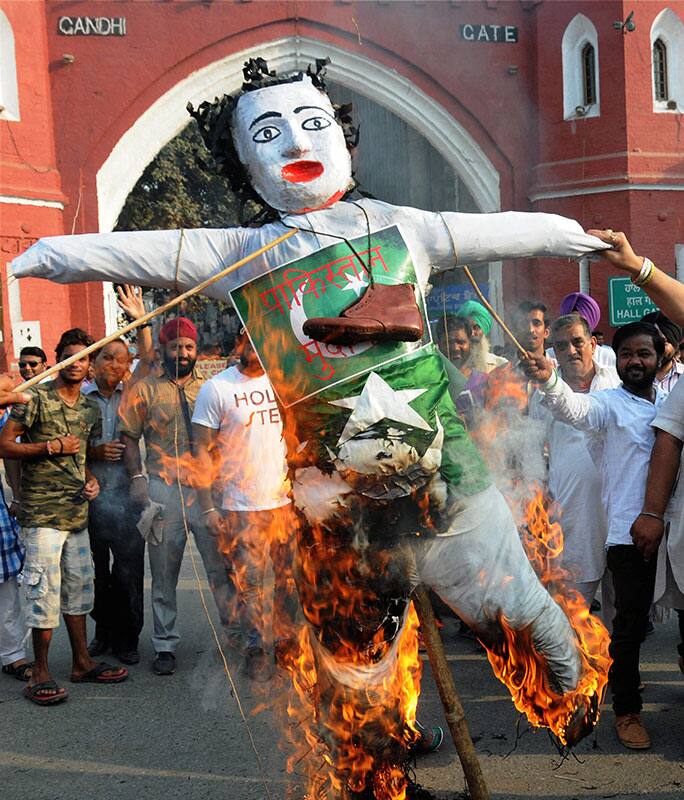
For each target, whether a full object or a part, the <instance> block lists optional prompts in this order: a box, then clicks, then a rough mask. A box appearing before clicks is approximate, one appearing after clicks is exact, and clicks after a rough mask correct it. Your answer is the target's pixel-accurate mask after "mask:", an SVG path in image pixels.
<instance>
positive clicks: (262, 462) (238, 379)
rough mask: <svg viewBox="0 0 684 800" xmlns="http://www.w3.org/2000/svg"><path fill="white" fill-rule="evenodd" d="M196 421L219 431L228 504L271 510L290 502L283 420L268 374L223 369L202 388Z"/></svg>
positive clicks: (238, 508) (234, 508) (225, 502)
mask: <svg viewBox="0 0 684 800" xmlns="http://www.w3.org/2000/svg"><path fill="white" fill-rule="evenodd" d="M192 421H193V422H195V423H197V424H198V425H204V426H205V427H207V428H212V429H213V430H217V431H218V437H217V447H218V452H219V458H220V463H221V467H220V475H221V480H222V483H223V502H222V506H223V508H224V509H226V510H229V511H265V510H267V509H271V508H280V507H281V506H284V505H287V504H288V503H289V502H290V500H289V497H288V493H289V491H290V482H289V481H288V479H287V466H286V463H285V442H284V440H283V424H282V421H281V419H280V412H279V410H278V406H277V405H276V398H275V394H274V392H273V388H272V387H271V384H270V383H269V381H268V378H267V377H266V375H260V376H258V377H256V378H252V377H249V376H248V375H245V374H243V373H242V372H240V370H239V369H238V368H237V367H229V368H228V369H225V370H223V372H219V373H218V375H215V376H214V377H213V378H211V380H208V381H207V382H206V383H205V384H204V385H203V386H202V388H201V389H200V391H199V394H198V395H197V401H196V402H195V410H194V413H193V415H192Z"/></svg>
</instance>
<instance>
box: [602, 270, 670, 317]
mask: <svg viewBox="0 0 684 800" xmlns="http://www.w3.org/2000/svg"><path fill="white" fill-rule="evenodd" d="M608 310H609V312H610V324H611V325H612V326H613V327H615V328H619V327H620V325H626V324H627V323H628V322H638V321H639V320H640V319H641V318H642V317H643V316H644V314H649V313H650V312H651V311H657V310H658V306H656V305H655V303H654V302H653V301H652V300H651V298H650V297H649V296H648V295H647V294H646V292H644V290H643V289H640V288H639V287H638V286H635V285H634V284H633V283H632V281H631V280H630V279H629V278H609V279H608Z"/></svg>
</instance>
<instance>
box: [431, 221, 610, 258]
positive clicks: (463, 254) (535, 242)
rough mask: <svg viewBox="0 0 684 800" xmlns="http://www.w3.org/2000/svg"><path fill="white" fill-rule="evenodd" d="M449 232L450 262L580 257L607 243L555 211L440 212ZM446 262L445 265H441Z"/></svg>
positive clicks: (604, 246)
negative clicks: (452, 260)
mask: <svg viewBox="0 0 684 800" xmlns="http://www.w3.org/2000/svg"><path fill="white" fill-rule="evenodd" d="M440 216H441V217H442V219H443V220H444V224H445V225H446V227H447V230H448V232H449V235H450V238H451V241H452V244H453V252H454V263H452V264H450V265H449V266H460V265H463V264H469V263H473V262H478V261H500V260H504V259H510V258H533V257H535V256H557V257H561V258H575V259H576V258H581V257H582V256H586V255H589V254H590V253H594V252H596V251H601V250H605V249H606V248H607V247H608V246H609V245H607V244H606V243H605V242H603V241H601V239H599V238H597V237H596V236H591V235H590V234H588V233H585V231H584V230H583V229H582V226H581V225H580V224H579V222H576V221H575V220H573V219H568V218H567V217H561V216H558V215H557V214H537V213H526V212H521V211H504V212H501V213H498V214H459V213H455V212H449V211H445V212H443V213H442V214H440ZM445 266H446V265H445Z"/></svg>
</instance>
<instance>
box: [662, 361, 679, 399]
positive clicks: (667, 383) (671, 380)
mask: <svg viewBox="0 0 684 800" xmlns="http://www.w3.org/2000/svg"><path fill="white" fill-rule="evenodd" d="M682 374H684V364H682V363H681V361H673V362H672V366H671V367H670V370H669V372H668V373H667V375H665V377H664V378H656V379H655V385H656V386H658V387H659V388H660V389H662V391H663V392H665V394H669V393H670V392H671V391H672V390H673V389H674V387H675V385H676V384H677V381H679V378H680V377H681V375H682Z"/></svg>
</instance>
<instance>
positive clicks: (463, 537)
mask: <svg viewBox="0 0 684 800" xmlns="http://www.w3.org/2000/svg"><path fill="white" fill-rule="evenodd" d="M486 493H487V505H488V508H489V514H488V516H487V519H486V520H484V521H482V522H480V524H479V525H478V526H477V527H474V528H472V529H471V530H469V531H466V532H464V533H460V534H457V535H455V536H443V537H436V538H433V539H427V538H423V539H419V538H416V539H414V540H411V546H412V549H413V551H414V556H415V562H416V570H417V576H416V577H417V578H418V580H420V581H422V582H424V583H425V584H427V585H428V586H430V587H431V588H432V589H434V591H436V592H437V594H438V595H439V596H440V597H441V598H442V600H444V602H445V603H447V604H448V605H449V606H451V608H453V609H454V611H456V613H457V614H458V615H459V616H460V617H461V618H462V619H463V620H464V621H465V622H466V623H467V624H468V625H469V626H470V627H472V628H474V629H475V630H476V631H479V632H481V633H482V634H483V635H484V636H485V637H486V636H487V634H490V635H496V632H497V625H496V621H497V619H498V617H499V616H503V617H505V618H506V621H507V623H508V625H509V626H510V627H511V628H512V629H514V630H521V629H523V628H527V627H529V628H530V631H531V634H532V640H533V642H534V645H535V648H536V649H537V651H538V652H539V653H540V654H541V655H542V656H543V657H544V658H546V661H547V663H548V666H549V673H550V674H549V679H550V682H551V685H552V686H553V687H554V688H555V689H557V690H558V691H559V692H562V693H564V692H568V691H572V690H573V689H574V688H575V687H576V686H577V682H578V680H579V677H580V670H581V661H580V656H579V652H578V649H577V641H576V638H575V634H574V632H573V629H572V627H571V625H570V622H569V621H568V618H567V617H566V616H565V614H564V613H563V611H562V610H561V608H560V606H558V605H557V603H556V602H555V601H554V600H553V599H552V598H551V596H550V595H549V593H548V592H547V591H546V589H544V587H543V586H542V584H541V583H540V582H539V579H538V578H537V576H536V574H535V572H534V570H533V569H532V567H531V565H530V562H529V561H528V559H527V556H526V555H525V551H524V549H523V546H522V544H521V543H520V538H519V536H518V531H517V529H516V526H515V522H514V520H513V516H512V514H511V512H510V509H509V508H508V506H507V504H506V501H505V500H504V498H503V496H502V495H501V493H500V492H499V491H498V490H497V489H495V488H493V487H492V488H489V489H487V490H486ZM482 494H483V495H484V494H485V493H484V492H483V493H482ZM473 500H474V501H475V502H478V503H479V501H480V500H481V498H479V497H477V498H473ZM467 514H468V511H467V507H466V510H465V511H464V512H463V516H464V517H465V516H467Z"/></svg>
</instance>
